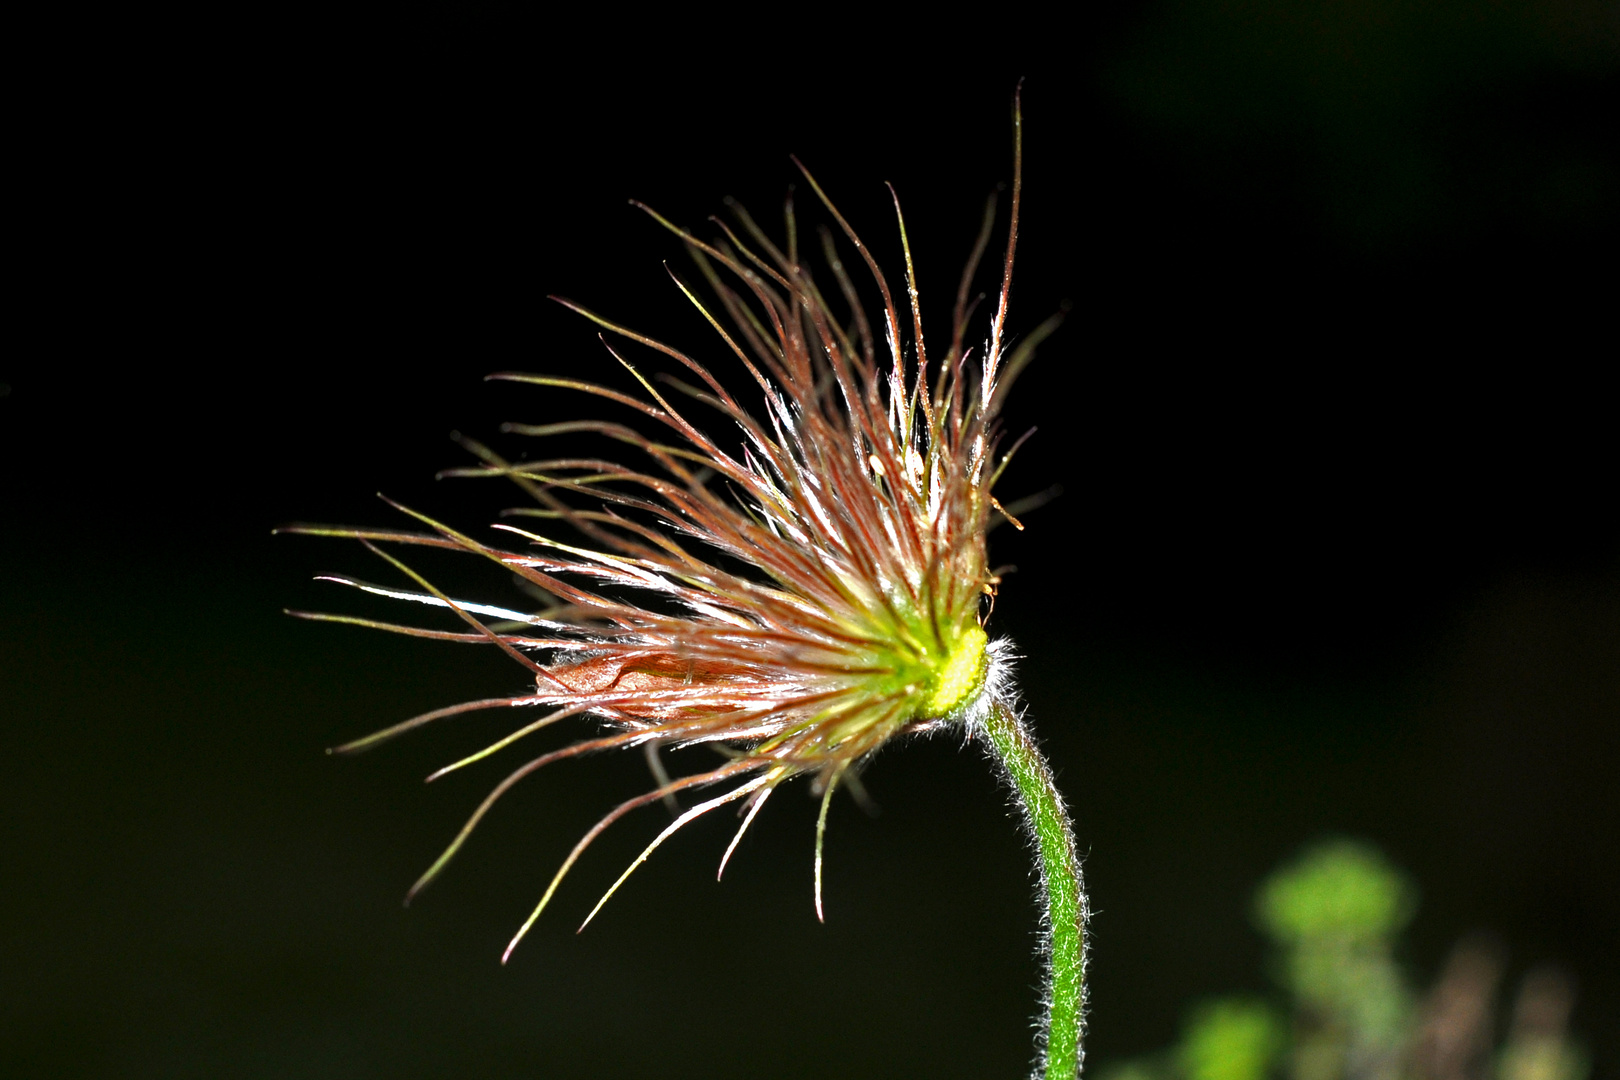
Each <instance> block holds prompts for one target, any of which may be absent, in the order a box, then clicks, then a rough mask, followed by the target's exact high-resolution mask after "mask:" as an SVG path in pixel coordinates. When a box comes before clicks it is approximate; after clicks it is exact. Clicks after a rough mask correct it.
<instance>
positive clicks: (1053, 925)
mask: <svg viewBox="0 0 1620 1080" xmlns="http://www.w3.org/2000/svg"><path fill="white" fill-rule="evenodd" d="M983 727H984V733H985V735H986V736H987V738H988V741H989V743H990V746H991V747H992V748H993V750H994V754H995V758H996V761H997V763H998V764H999V765H1000V766H1001V768H1002V770H1003V772H1004V773H1005V774H1006V777H1007V779H1008V780H1009V781H1011V783H1012V787H1013V790H1014V791H1015V792H1017V795H1018V807H1019V809H1020V810H1022V811H1023V816H1024V827H1025V828H1026V829H1027V830H1028V832H1029V834H1030V839H1031V840H1033V841H1034V843H1035V849H1036V854H1037V855H1038V856H1039V859H1040V869H1041V889H1040V901H1041V907H1042V909H1043V910H1042V923H1043V926H1042V930H1043V933H1042V951H1043V952H1044V953H1045V959H1046V987H1045V994H1044V998H1045V1000H1044V1002H1043V1004H1044V1006H1045V1009H1046V1014H1045V1015H1044V1016H1043V1017H1042V1018H1041V1035H1040V1040H1039V1057H1038V1058H1037V1062H1036V1073H1035V1075H1036V1076H1040V1077H1044V1078H1045V1080H1074V1078H1075V1077H1076V1076H1078V1075H1079V1074H1080V1066H1081V1064H1082V1063H1083V1062H1084V1060H1085V1052H1084V1051H1083V1050H1082V1049H1081V1046H1080V1040H1081V1036H1082V1035H1083V1034H1084V1032H1085V1004H1086V917H1087V915H1088V914H1089V912H1088V910H1087V907H1086V890H1085V882H1084V880H1083V879H1082V878H1081V876H1080V859H1079V857H1078V856H1077V855H1076V854H1075V849H1074V830H1073V829H1072V828H1071V827H1070V825H1069V813H1068V811H1067V810H1066V809H1065V808H1064V805H1063V796H1062V795H1060V794H1059V793H1058V790H1057V785H1056V784H1055V783H1054V782H1053V780H1052V770H1051V768H1050V767H1049V766H1048V765H1047V764H1046V758H1044V757H1042V756H1041V752H1040V750H1039V748H1037V747H1036V745H1035V740H1034V739H1033V738H1032V737H1031V735H1030V733H1029V729H1028V728H1027V727H1025V726H1024V722H1023V720H1022V719H1021V718H1019V717H1018V716H1017V715H1016V714H1015V713H1014V712H1013V711H1012V709H1011V708H1009V707H1008V706H1007V705H1006V704H1004V703H1003V702H1000V701H997V702H995V703H994V704H993V705H992V706H991V708H990V714H989V715H988V716H987V717H985V719H984V723H983Z"/></svg>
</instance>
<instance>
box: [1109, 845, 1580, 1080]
mask: <svg viewBox="0 0 1620 1080" xmlns="http://www.w3.org/2000/svg"><path fill="white" fill-rule="evenodd" d="M1417 895H1418V894H1417V889H1416V887H1415V886H1414V884H1413V883H1412V882H1411V881H1410V880H1409V879H1408V878H1407V877H1406V876H1405V875H1404V874H1402V873H1401V872H1400V871H1399V870H1398V869H1396V868H1395V867H1394V866H1392V865H1390V863H1389V861H1388V860H1387V859H1385V858H1384V856H1383V854H1382V853H1381V852H1379V851H1378V850H1377V849H1376V848H1374V847H1372V846H1371V845H1369V844H1365V843H1361V842H1357V841H1351V840H1335V841H1330V842H1326V843H1322V844H1319V845H1316V846H1314V847H1311V848H1309V849H1307V850H1306V851H1305V852H1304V853H1303V854H1301V855H1300V857H1299V858H1297V859H1296V860H1295V861H1293V862H1291V863H1289V864H1288V865H1286V866H1283V867H1282V868H1280V869H1278V870H1277V871H1276V872H1274V873H1273V874H1272V875H1271V876H1270V877H1269V878H1267V879H1266V881H1265V882H1264V883H1263V884H1262V885H1261V886H1260V888H1259V890H1258V892H1257V893H1256V896H1255V918H1256V922H1257V924H1258V926H1259V927H1260V929H1261V930H1262V932H1264V933H1265V934H1266V936H1267V937H1268V938H1270V940H1271V943H1272V946H1273V950H1274V951H1273V954H1272V958H1271V966H1272V973H1273V976H1274V977H1275V979H1276V981H1277V983H1278V985H1279V987H1280V989H1281V991H1282V992H1283V995H1284V1000H1282V1001H1279V1002H1277V1003H1271V1002H1266V1001H1261V1000H1255V999H1252V998H1239V997H1224V998H1216V999H1213V1000H1209V1001H1205V1002H1203V1003H1201V1004H1199V1005H1198V1006H1196V1007H1194V1008H1193V1009H1192V1010H1190V1011H1189V1013H1188V1014H1187V1019H1186V1022H1185V1023H1184V1025H1183V1028H1182V1035H1181V1040H1180V1042H1179V1043H1178V1044H1177V1045H1176V1046H1175V1047H1174V1048H1173V1049H1171V1050H1169V1051H1166V1052H1164V1053H1161V1054H1156V1055H1151V1056H1149V1057H1145V1058H1141V1059H1138V1060H1135V1061H1131V1062H1127V1063H1124V1064H1122V1065H1118V1066H1116V1067H1114V1068H1113V1069H1109V1070H1104V1072H1103V1074H1102V1075H1103V1077H1104V1080H1266V1078H1268V1077H1288V1078H1289V1080H1489V1078H1491V1077H1493V1076H1494V1078H1495V1080H1585V1077H1586V1075H1587V1073H1588V1072H1589V1071H1590V1070H1589V1062H1588V1061H1587V1059H1586V1057H1585V1055H1584V1054H1583V1053H1582V1051H1581V1050H1580V1048H1579V1047H1578V1046H1577V1045H1576V1044H1574V1043H1573V1042H1572V1041H1571V1040H1570V1039H1569V1037H1568V1032H1567V1027H1568V1019H1569V1012H1570V1007H1571V1004H1572V1000H1573V993H1572V991H1571V990H1570V987H1569V984H1568V981H1567V980H1566V979H1565V978H1564V977H1563V976H1562V975H1561V974H1560V973H1559V972H1557V971H1556V970H1554V969H1549V968H1541V969H1537V970H1534V971H1532V972H1530V973H1529V975H1527V976H1526V978H1525V980H1524V983H1523V986H1522V988H1521V990H1520V993H1519V995H1518V1000H1517V1002H1516V1004H1515V1007H1514V1013H1513V1019H1512V1023H1511V1025H1510V1027H1509V1031H1508V1036H1507V1040H1506V1042H1505V1043H1504V1045H1503V1046H1502V1047H1501V1048H1500V1049H1499V1050H1495V1051H1494V1052H1493V1049H1492V1045H1491V1043H1492V1040H1493V1038H1494V1024H1493V1022H1492V1020H1493V1004H1494V995H1495V991H1496V984H1497V981H1498V979H1499V977H1500V974H1501V964H1500V959H1499V957H1497V956H1496V955H1495V952H1494V950H1493V949H1492V948H1490V947H1488V946H1487V945H1484V944H1482V943H1480V942H1477V941H1464V942H1463V943H1462V944H1461V945H1459V946H1458V949H1457V951H1456V952H1455V953H1454V954H1453V956H1452V958H1451V960H1450V961H1449V962H1448V964H1447V966H1446V970H1445V971H1444V972H1442V974H1441V976H1440V978H1439V980H1438V981H1437V982H1436V984H1435V986H1434V988H1433V989H1432V990H1431V991H1430V992H1429V993H1427V994H1426V995H1419V994H1417V993H1415V992H1414V991H1413V990H1412V988H1411V987H1410V986H1409V984H1408V982H1407V980H1406V978H1405V976H1404V974H1403V972H1402V970H1401V968H1400V965H1399V964H1398V963H1397V962H1396V958H1395V951H1396V945H1397V942H1398V936H1399V934H1400V933H1401V931H1402V930H1404V929H1405V928H1406V926H1407V924H1408V923H1409V922H1410V921H1411V919H1412V916H1413V914H1414V913H1415V912H1416V910H1417Z"/></svg>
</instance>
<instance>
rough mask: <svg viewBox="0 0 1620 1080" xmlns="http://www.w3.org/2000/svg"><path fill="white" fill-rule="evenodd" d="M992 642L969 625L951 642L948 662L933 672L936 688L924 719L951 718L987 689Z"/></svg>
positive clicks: (929, 699)
mask: <svg viewBox="0 0 1620 1080" xmlns="http://www.w3.org/2000/svg"><path fill="white" fill-rule="evenodd" d="M989 641H990V639H989V638H988V637H987V636H986V635H985V632H984V630H982V629H981V628H980V627H978V626H969V627H968V629H967V630H965V631H964V632H963V633H962V635H961V636H960V637H958V638H957V639H956V641H955V642H954V643H952V646H951V651H950V653H949V654H948V655H947V656H946V657H945V662H944V663H943V664H941V665H940V666H939V667H938V668H937V669H935V671H934V678H933V686H932V688H931V689H930V691H929V694H928V699H927V700H926V701H925V702H923V706H922V714H923V715H924V716H950V715H951V714H953V713H956V712H958V711H960V710H961V709H962V708H964V707H965V706H966V705H967V704H968V703H969V702H971V701H972V700H973V699H974V698H975V697H977V696H978V693H979V691H980V690H981V689H982V688H983V687H984V676H985V670H986V667H987V665H986V663H985V646H986V645H987V644H988V643H989Z"/></svg>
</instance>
